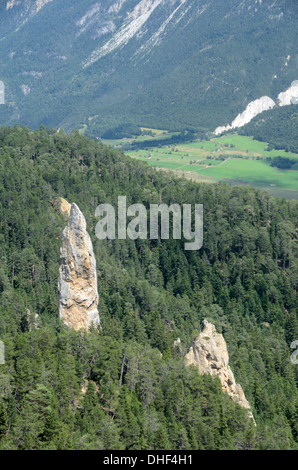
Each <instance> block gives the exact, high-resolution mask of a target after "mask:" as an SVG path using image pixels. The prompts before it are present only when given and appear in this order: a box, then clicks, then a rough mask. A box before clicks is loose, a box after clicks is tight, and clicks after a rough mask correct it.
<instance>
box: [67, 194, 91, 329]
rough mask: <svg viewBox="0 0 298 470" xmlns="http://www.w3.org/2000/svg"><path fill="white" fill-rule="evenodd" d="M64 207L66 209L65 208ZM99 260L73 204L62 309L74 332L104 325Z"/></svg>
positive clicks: (68, 233) (83, 221)
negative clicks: (98, 277)
mask: <svg viewBox="0 0 298 470" xmlns="http://www.w3.org/2000/svg"><path fill="white" fill-rule="evenodd" d="M60 202H61V206H62V207H61V206H60V207H61V212H63V213H64V214H65V215H67V214H68V211H69V206H68V205H67V201H65V200H63V199H62V200H60ZM62 208H63V209H62ZM97 304H98V291H97V275H96V261H95V257H94V253H93V246H92V242H91V239H90V236H89V234H88V232H87V230H86V220H85V217H84V216H83V214H82V212H81V211H80V209H79V208H78V206H77V205H76V204H71V207H70V213H69V219H68V225H67V227H65V229H64V230H63V234H62V247H61V249H60V269H59V280H58V308H59V315H60V318H61V319H62V320H63V322H64V323H65V324H66V325H68V326H69V327H70V328H73V329H74V330H80V329H84V330H87V331H88V329H89V327H90V326H91V324H93V325H94V326H98V325H99V323H100V320H99V314H98V310H97Z"/></svg>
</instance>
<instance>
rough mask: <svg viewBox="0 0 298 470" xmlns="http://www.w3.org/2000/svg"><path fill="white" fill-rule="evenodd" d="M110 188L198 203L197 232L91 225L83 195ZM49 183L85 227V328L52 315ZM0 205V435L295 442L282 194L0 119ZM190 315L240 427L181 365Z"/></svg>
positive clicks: (295, 271) (182, 443)
mask: <svg viewBox="0 0 298 470" xmlns="http://www.w3.org/2000/svg"><path fill="white" fill-rule="evenodd" d="M121 195H126V196H127V199H128V201H127V202H128V204H130V203H134V202H141V203H143V204H145V205H146V207H149V204H152V203H160V202H164V203H167V204H169V203H173V202H174V203H178V204H184V203H191V204H204V245H203V248H202V249H201V250H200V251H192V252H191V251H184V243H183V240H181V241H179V240H164V241H162V242H161V241H160V240H153V241H149V240H148V241H146V240H136V241H132V240H115V241H100V240H98V239H97V238H96V237H95V224H96V222H97V220H96V218H95V216H94V213H95V208H96V206H97V205H98V204H99V203H103V202H109V203H112V204H113V205H114V206H115V207H116V206H117V198H118V196H121ZM58 197H63V198H65V199H67V200H68V201H69V202H70V203H72V202H75V203H76V204H77V205H78V206H79V207H80V209H81V210H82V212H83V213H84V215H85V217H86V220H87V229H88V230H89V233H90V236H91V238H92V241H93V246H94V252H95V256H96V260H97V274H98V290H99V299H100V300H99V305H98V310H99V314H100V318H101V326H102V328H101V329H99V330H95V329H93V330H92V331H91V332H90V333H89V334H87V333H82V332H75V331H73V330H70V329H68V328H67V327H66V326H65V325H64V324H62V323H61V321H60V320H59V318H58V311H57V279H58V273H59V249H60V246H61V232H62V230H63V228H64V227H65V219H64V217H63V216H62V215H59V214H58V213H57V212H56V210H55V201H56V199H57V198H58ZM0 221H1V222H0V223H1V232H0V237H1V244H0V256H1V265H0V297H1V302H0V339H1V340H2V341H3V342H4V345H5V364H4V365H0V449H108V450H113V449H129V450H136V449H150V450H151V449H152V450H153V449H167V450H170V449H183V450H187V449H295V448H297V442H298V425H297V423H298V414H297V411H298V394H297V379H298V368H297V365H294V364H292V363H291V361H290V356H291V352H292V351H291V349H290V344H291V342H292V341H294V340H297V339H298V319H297V307H298V297H297V287H298V256H297V255H298V236H297V227H298V204H297V202H295V201H285V200H282V199H273V198H271V197H269V196H268V195H267V194H266V193H265V192H260V191H256V190H254V189H253V188H251V187H231V186H228V185H226V184H213V185H206V184H196V183H192V182H188V181H186V180H182V179H178V178H175V177H173V176H168V175H164V174H162V173H161V172H157V171H155V170H153V169H150V168H148V167H147V166H146V165H145V164H144V163H142V162H138V161H133V160H131V159H129V158H128V157H126V156H125V155H124V154H123V153H120V152H117V151H116V150H113V149H111V148H109V147H106V146H104V145H103V144H100V143H98V142H97V141H95V140H88V139H86V138H85V137H83V136H81V135H80V134H79V132H74V133H73V134H72V135H71V136H68V135H66V134H65V133H64V132H63V131H60V132H57V131H56V130H49V129H46V128H44V127H42V128H40V130H38V131H34V132H31V131H30V130H29V129H27V128H20V127H14V128H7V127H2V128H1V129H0ZM36 314H37V315H38V317H36ZM205 318H206V319H208V320H209V321H211V322H213V323H214V324H215V325H216V328H217V330H218V331H219V332H222V333H223V335H224V337H225V340H226V342H227V346H228V350H229V354H230V362H231V367H232V369H233V371H234V374H235V377H236V380H237V382H239V383H240V384H241V385H242V387H243V390H244V392H245V395H246V397H247V399H248V400H249V402H250V404H251V407H252V411H253V414H254V417H255V419H256V422H257V426H256V427H255V426H254V425H253V423H252V420H249V419H248V418H247V414H246V412H245V411H244V410H243V409H241V408H240V407H239V406H238V405H237V404H235V403H234V402H232V401H231V400H230V399H229V397H228V396H227V395H226V394H223V392H222V390H221V386H220V383H219V381H218V380H217V379H214V378H211V377H210V376H200V375H199V374H198V372H197V370H196V369H195V368H194V367H191V366H190V367H186V366H185V365H184V362H183V358H184V356H185V354H186V352H187V351H188V348H189V346H190V345H191V343H192V341H193V340H194V339H195V338H196V337H197V336H198V333H199V332H200V331H201V328H202V321H203V320H204V319H205ZM178 337H179V338H180V339H181V347H179V348H174V341H175V340H177V338H178Z"/></svg>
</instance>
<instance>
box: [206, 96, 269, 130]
mask: <svg viewBox="0 0 298 470" xmlns="http://www.w3.org/2000/svg"><path fill="white" fill-rule="evenodd" d="M274 107H275V102H274V101H273V100H272V99H271V98H269V96H262V97H261V98H259V99H257V100H255V101H252V102H251V103H249V104H248V105H247V107H246V109H245V110H244V111H243V113H240V114H238V116H237V117H236V118H235V119H234V121H233V122H232V124H231V125H228V126H221V127H217V128H216V129H215V131H214V134H215V135H219V134H222V133H223V132H226V131H228V130H230V129H236V128H237V127H242V126H245V124H248V123H249V122H250V121H251V120H252V119H253V118H254V117H256V116H257V115H258V114H260V113H262V112H263V111H268V110H269V109H272V108H274Z"/></svg>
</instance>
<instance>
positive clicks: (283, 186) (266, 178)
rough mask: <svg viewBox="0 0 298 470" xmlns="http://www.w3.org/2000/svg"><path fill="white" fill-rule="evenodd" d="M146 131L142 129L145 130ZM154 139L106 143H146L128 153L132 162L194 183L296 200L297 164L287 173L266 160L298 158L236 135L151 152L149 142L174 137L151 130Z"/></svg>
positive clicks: (164, 147) (297, 192) (156, 149)
mask: <svg viewBox="0 0 298 470" xmlns="http://www.w3.org/2000/svg"><path fill="white" fill-rule="evenodd" d="M144 130H145V129H144ZM150 131H151V132H152V134H153V135H150V136H148V137H147V138H146V136H145V135H143V136H139V137H138V138H136V139H126V140H125V139H122V140H121V141H108V142H106V143H109V144H110V145H113V146H117V147H121V146H122V145H125V144H127V143H128V142H133V141H134V140H135V141H136V140H141V139H142V140H143V141H144V140H147V141H148V148H146V149H145V150H143V149H142V150H134V151H127V152H126V153H127V154H128V155H130V156H131V157H132V158H135V159H138V160H142V161H145V162H146V163H147V164H148V165H150V166H154V167H156V168H160V169H162V170H165V171H175V172H176V173H177V175H181V176H185V177H186V178H189V179H193V180H196V181H208V182H216V181H226V182H229V183H232V184H251V185H252V186H255V187H258V188H263V189H267V190H268V191H269V192H271V193H272V194H275V195H277V196H282V197H287V198H290V199H292V198H294V199H298V164H296V165H294V166H293V167H292V168H291V169H290V170H280V169H277V168H273V167H271V166H270V161H268V160H267V159H268V157H271V158H274V157H277V156H281V157H285V158H291V159H294V160H297V161H298V155H297V154H294V153H290V152H285V151H282V150H271V151H270V152H268V151H267V150H266V148H267V144H266V143H265V142H259V141H256V140H253V138H252V137H245V136H240V135H237V134H233V135H227V136H223V137H218V138H214V139H212V140H210V141H195V142H189V143H185V144H179V145H171V146H169V145H167V146H160V147H153V148H150V140H152V139H161V138H168V137H170V136H171V135H174V134H173V133H167V132H166V131H158V130H154V129H150Z"/></svg>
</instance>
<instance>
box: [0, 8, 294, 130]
mask: <svg viewBox="0 0 298 470" xmlns="http://www.w3.org/2000/svg"><path fill="white" fill-rule="evenodd" d="M10 3H11V2H4V4H2V7H1V9H2V11H1V19H0V35H1V38H2V40H1V41H0V53H1V57H2V60H1V64H0V76H1V79H2V80H3V81H4V82H5V85H6V91H7V93H6V97H7V104H6V106H2V107H1V122H2V123H4V122H5V123H15V122H21V123H25V124H28V125H31V126H34V127H38V126H39V124H40V123H44V124H46V125H49V126H55V127H60V126H63V127H65V128H66V129H71V128H73V127H75V126H83V125H87V126H88V128H89V131H90V132H92V133H93V134H95V135H98V136H100V135H101V134H102V132H103V130H106V129H108V128H112V127H115V126H117V125H118V124H119V123H120V124H121V123H127V122H131V123H135V124H138V125H146V126H152V127H160V128H164V127H165V128H172V129H185V128H187V127H189V128H198V127H205V128H207V129H210V130H214V129H215V128H216V127H217V126H218V125H225V124H227V123H228V122H231V121H232V120H233V118H234V117H235V116H236V115H237V114H238V113H239V112H242V111H243V109H245V107H246V105H247V104H248V103H249V102H250V101H252V100H254V99H257V98H259V97H260V96H264V95H268V96H271V97H272V98H273V99H275V97H277V95H278V94H279V93H280V92H281V91H284V90H285V89H286V88H288V87H289V86H290V84H291V82H292V81H293V80H295V79H297V51H296V42H295V37H296V36H295V35H296V24H297V3H296V2H295V1H294V0H281V1H280V2H275V1H273V0H263V1H260V0H244V1H241V0H227V1H225V2H222V1H220V0H171V1H166V0H118V1H114V2H110V1H107V0H102V1H98V2H94V1H93V0H91V1H90V0H83V1H80V2H76V3H75V4H74V2H72V1H70V0H63V1H62V0H52V1H50V2H45V1H44V2H36V1H33V0H32V1H30V0H27V1H26V2H22V4H23V6H21V5H19V4H18V2H14V3H15V5H14V6H13V7H12V8H8V9H7V7H8V4H10ZM41 7H42V8H41Z"/></svg>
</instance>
